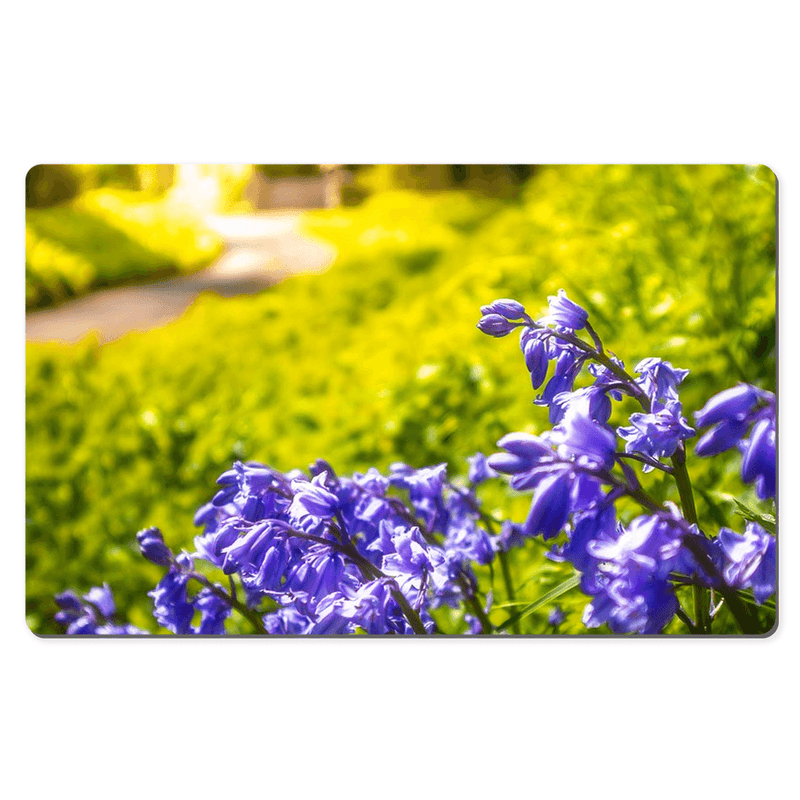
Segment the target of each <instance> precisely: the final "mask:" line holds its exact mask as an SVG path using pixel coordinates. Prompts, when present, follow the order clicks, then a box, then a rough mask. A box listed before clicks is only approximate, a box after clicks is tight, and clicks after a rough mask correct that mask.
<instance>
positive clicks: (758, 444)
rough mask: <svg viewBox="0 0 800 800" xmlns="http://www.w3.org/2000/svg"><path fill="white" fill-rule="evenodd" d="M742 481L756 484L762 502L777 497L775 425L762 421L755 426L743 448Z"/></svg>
mask: <svg viewBox="0 0 800 800" xmlns="http://www.w3.org/2000/svg"><path fill="white" fill-rule="evenodd" d="M742 451H743V458H742V480H743V481H744V482H745V483H752V482H753V481H755V482H756V495H757V496H758V498H759V499H760V500H766V499H767V498H768V497H775V423H774V420H772V419H760V420H759V421H758V422H756V424H755V425H754V426H753V429H752V431H751V432H750V438H749V440H747V441H746V442H744V443H743V446H742Z"/></svg>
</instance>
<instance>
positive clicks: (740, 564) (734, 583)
mask: <svg viewBox="0 0 800 800" xmlns="http://www.w3.org/2000/svg"><path fill="white" fill-rule="evenodd" d="M717 542H718V544H719V548H720V549H721V551H722V552H723V554H724V556H725V563H724V566H723V577H724V579H725V582H726V583H727V584H728V586H731V587H732V588H734V589H752V590H753V596H754V597H755V600H756V602H757V603H758V604H759V605H761V604H762V603H763V602H764V601H765V600H767V599H768V598H769V597H770V596H771V595H772V594H774V593H775V579H776V569H775V566H776V565H775V537H774V536H771V535H770V534H769V533H767V532H766V531H765V530H764V529H763V528H762V527H761V526H760V525H759V524H758V523H756V522H748V523H747V525H746V526H745V531H744V533H743V534H738V533H734V532H733V531H732V530H729V529H728V528H722V529H721V530H720V532H719V536H718V538H717Z"/></svg>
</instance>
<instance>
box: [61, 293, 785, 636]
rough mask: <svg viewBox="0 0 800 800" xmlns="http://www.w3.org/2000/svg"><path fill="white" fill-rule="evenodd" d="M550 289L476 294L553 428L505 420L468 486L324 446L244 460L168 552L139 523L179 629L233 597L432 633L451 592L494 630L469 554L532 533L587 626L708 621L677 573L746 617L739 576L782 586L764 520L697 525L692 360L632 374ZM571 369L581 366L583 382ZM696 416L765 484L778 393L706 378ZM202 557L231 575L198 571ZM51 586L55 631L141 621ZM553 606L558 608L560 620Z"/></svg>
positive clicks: (268, 608) (359, 624) (113, 629)
mask: <svg viewBox="0 0 800 800" xmlns="http://www.w3.org/2000/svg"><path fill="white" fill-rule="evenodd" d="M549 303H550V305H549V309H548V314H547V315H546V316H544V317H542V318H541V319H539V320H538V321H535V320H534V319H532V318H531V317H530V316H529V315H528V314H527V313H526V311H525V309H524V307H523V306H522V304H521V303H519V302H517V301H516V300H511V299H501V300H496V301H494V302H493V303H491V304H489V305H487V306H483V307H482V308H481V312H482V316H481V319H480V321H479V323H478V328H479V329H480V330H481V331H483V332H484V333H486V334H488V335H490V336H494V337H498V338H499V337H504V336H507V335H508V334H509V333H511V332H512V331H513V330H515V329H520V347H521V350H522V353H523V357H524V362H525V365H526V368H527V370H528V372H529V374H530V379H531V385H532V387H533V389H534V390H540V389H541V391H540V392H539V393H538V394H537V395H536V397H535V399H534V402H535V403H536V404H538V405H541V406H545V407H547V408H548V413H549V419H550V423H551V425H552V428H551V430H547V431H544V432H542V433H541V434H539V435H535V434H531V433H526V432H514V433H509V434H507V435H505V436H503V437H502V438H501V439H500V440H499V441H498V443H497V444H498V447H499V451H498V452H495V453H493V454H491V455H490V456H488V457H487V456H485V455H484V454H482V453H476V454H475V455H473V456H471V457H470V458H469V460H468V463H469V471H468V477H469V484H468V485H467V486H464V485H457V484H456V483H453V482H451V481H449V480H448V476H447V471H446V465H445V464H439V465H437V466H433V467H424V468H421V469H415V468H412V467H411V466H409V465H407V464H402V463H398V464H393V465H392V466H391V467H390V469H389V472H388V474H385V475H384V474H382V473H380V472H379V471H378V470H376V469H374V468H371V469H369V470H368V471H367V472H366V473H363V474H361V473H356V474H355V475H353V476H352V477H340V476H338V475H337V474H336V472H335V470H334V468H333V467H332V466H331V465H330V464H329V463H327V462H325V461H323V460H318V461H316V462H315V463H314V464H313V465H311V467H310V468H309V470H308V472H307V473H303V472H301V471H299V470H294V471H292V472H288V473H283V472H280V471H278V470H276V469H273V468H271V467H269V466H266V465H264V464H260V463H256V462H247V463H242V462H237V463H235V464H234V465H233V467H232V468H231V469H229V470H228V471H226V472H224V473H223V474H222V475H221V476H220V478H219V479H218V481H217V482H218V484H219V486H220V489H219V491H218V492H217V493H216V495H215V496H214V497H213V499H212V500H211V501H210V502H209V503H207V504H205V505H204V506H202V507H201V508H200V509H199V511H198V512H197V514H196V515H195V524H196V525H197V526H199V527H202V529H203V531H202V533H200V534H199V535H197V536H196V537H195V539H194V552H191V553H189V552H185V551H184V552H181V553H179V554H177V555H176V554H175V553H174V552H173V551H172V550H171V549H170V548H169V547H168V546H167V544H166V543H165V542H164V538H163V536H162V534H161V531H160V530H159V529H158V528H146V529H144V530H142V531H140V532H139V533H138V534H137V541H138V544H139V547H140V550H141V552H142V555H144V557H145V558H147V559H148V560H149V561H151V562H153V563H154V564H158V565H160V566H162V567H165V568H166V571H165V574H164V576H163V578H162V579H161V581H159V583H158V585H157V586H156V587H155V589H154V590H153V591H152V592H150V597H151V598H152V600H153V609H154V616H155V618H156V620H157V622H158V623H159V624H160V625H161V626H162V627H164V628H166V629H168V630H170V631H172V632H173V633H176V634H201V635H203V634H222V633H225V632H226V622H227V620H228V619H229V617H230V616H231V615H232V614H233V613H237V614H240V615H241V616H242V617H243V618H245V619H246V620H247V621H248V622H249V624H250V625H251V626H252V628H253V629H254V631H256V632H260V633H269V634H284V635H285V634H339V633H355V632H365V633H368V634H425V633H433V632H436V623H435V621H434V613H433V612H435V610H436V609H437V608H440V607H442V606H449V607H452V608H461V609H463V611H464V621H465V623H466V625H467V628H468V632H470V633H490V632H493V631H494V627H495V626H493V625H492V623H491V622H490V621H489V615H490V614H491V613H492V604H493V595H492V592H488V593H486V594H482V593H481V592H480V590H479V582H478V580H477V578H476V574H475V566H476V565H488V564H492V562H494V560H495V559H496V558H497V557H498V556H499V557H500V559H501V560H502V559H503V558H504V557H505V556H506V555H507V554H509V553H510V552H512V551H513V550H514V549H515V548H518V547H521V546H524V545H525V544H526V543H527V542H528V541H530V540H531V539H532V538H534V537H541V539H542V541H544V542H548V543H549V544H548V545H546V546H547V547H548V548H549V550H548V556H549V557H550V558H551V559H552V560H553V561H557V562H569V563H570V564H571V565H572V566H573V567H574V568H575V570H576V571H577V572H578V573H579V575H580V588H581V590H582V591H583V592H584V593H585V594H586V595H587V596H588V597H589V602H588V604H587V605H586V608H585V610H584V614H583V622H584V624H585V625H586V626H587V627H597V626H600V625H603V624H607V625H608V627H609V628H610V630H611V631H613V632H615V633H644V634H648V633H658V632H661V631H663V630H664V628H665V627H666V626H667V625H668V624H669V623H670V622H671V621H672V620H673V618H674V617H675V615H676V614H678V615H680V616H681V619H682V620H683V621H685V622H686V624H687V625H688V626H689V627H690V628H692V629H693V630H698V631H700V632H707V629H703V628H702V621H701V620H699V619H698V620H696V621H695V622H693V621H692V620H691V619H689V617H688V615H687V614H686V612H685V611H684V610H683V609H681V607H680V605H679V600H678V594H677V591H676V590H677V589H678V587H681V586H685V585H694V586H695V587H698V588H699V589H702V590H705V591H716V592H718V593H719V594H720V596H721V597H722V599H723V601H727V602H728V603H729V605H730V607H731V609H732V611H733V612H734V615H735V616H736V619H737V622H740V627H742V629H743V630H744V629H745V627H746V625H745V624H742V622H741V619H744V617H745V616H746V614H745V611H744V610H742V608H741V604H740V600H739V599H738V595H737V592H743V591H746V590H752V593H753V598H754V600H755V602H756V603H757V604H762V603H764V602H765V601H766V600H767V599H768V598H769V597H771V595H772V594H774V591H775V537H774V536H773V535H772V534H770V533H769V532H768V531H766V530H765V529H764V528H763V527H762V526H761V525H760V524H759V523H758V522H757V521H753V520H751V521H748V522H747V525H746V528H745V531H744V533H742V534H739V533H736V532H734V531H733V530H730V529H728V528H722V529H721V530H720V531H719V532H718V533H717V535H716V536H711V537H709V536H708V535H707V534H706V532H704V531H701V530H700V529H699V527H698V524H697V519H696V517H695V516H694V510H693V501H692V498H691V486H690V482H689V480H688V474H687V473H686V471H685V467H684V463H685V457H686V449H685V447H686V445H685V442H686V440H688V439H691V438H693V437H695V436H696V435H697V430H696V429H695V427H692V426H691V425H690V424H689V422H688V421H687V419H686V418H685V416H684V413H683V407H682V404H681V400H680V397H679V387H680V385H681V384H682V383H683V381H684V380H685V379H686V377H687V376H688V371H687V370H684V369H678V368H676V367H674V366H673V365H672V364H670V363H669V362H668V361H663V360H662V359H660V358H646V359H644V360H642V361H640V362H639V363H638V364H637V365H636V366H635V368H634V370H633V373H634V374H633V375H631V374H629V373H628V372H627V371H626V368H625V364H624V362H623V361H622V360H621V359H619V358H618V357H617V356H615V355H614V354H613V353H610V352H607V351H606V350H605V348H604V347H603V343H602V341H601V340H600V337H599V336H598V335H597V333H596V332H595V331H594V329H593V328H592V326H591V324H590V322H589V316H588V314H587V312H586V311H585V310H584V309H582V308H581V307H580V306H579V305H577V304H576V303H574V302H573V301H572V300H570V299H569V298H568V297H567V295H566V292H564V290H563V289H562V290H560V291H559V292H558V294H557V295H556V296H554V297H551V298H549ZM579 331H582V332H584V335H583V336H582V337H579V336H578V332H579ZM586 337H588V340H587V338H586ZM551 364H552V365H553V368H552V372H551V370H550V365H551ZM584 368H585V369H584ZM582 373H583V374H585V375H587V376H588V377H589V381H588V384H587V385H583V386H581V387H579V388H576V380H577V378H578V377H579V375H581V374H582ZM548 375H550V377H549V379H548ZM584 383H586V382H585V381H584ZM624 396H627V397H631V398H634V399H635V400H636V401H637V402H638V403H639V405H640V407H641V411H638V412H636V413H633V414H631V415H630V416H629V419H628V422H629V424H628V425H623V426H619V427H617V428H616V429H615V428H614V427H612V426H611V425H610V424H609V420H610V418H611V414H612V401H614V402H619V401H621V400H622V399H623V397H624ZM694 422H695V425H696V426H697V429H700V430H703V429H706V430H705V433H703V434H702V435H701V437H700V439H699V440H698V441H697V444H696V446H695V453H696V454H697V455H698V456H701V457H702V456H711V455H715V454H717V453H720V452H723V451H726V450H729V449H731V448H733V447H738V448H739V450H740V451H741V454H742V478H743V480H744V481H745V482H747V483H754V484H755V491H756V493H757V496H758V497H759V498H760V499H762V500H764V499H768V498H772V497H774V496H775V466H776V465H775V398H774V395H772V394H771V393H769V392H766V391H764V390H761V389H758V388H756V387H753V386H749V385H746V384H740V385H739V386H736V387H734V388H732V389H728V390H726V391H724V392H721V393H720V394H718V395H715V396H714V397H712V398H711V399H710V400H709V401H708V403H706V405H705V406H704V407H703V408H702V409H701V410H700V411H699V412H697V413H696V414H695V415H694ZM634 465H636V466H638V467H639V468H640V469H641V471H642V472H649V471H651V470H654V469H658V470H662V471H664V472H666V473H668V474H670V475H672V476H674V478H675V481H676V483H677V485H678V488H679V491H680V497H681V503H682V506H683V509H682V510H680V509H679V508H678V506H676V505H674V504H672V503H667V504H664V505H659V504H657V503H655V502H654V501H653V500H652V499H651V498H650V497H649V496H648V495H647V493H646V491H645V490H644V488H643V486H642V484H641V482H640V481H639V479H638V476H637V473H636V471H635V470H634V469H633V466H634ZM498 476H505V477H506V479H508V480H509V482H510V485H511V487H512V488H513V489H514V490H516V491H518V492H532V497H531V503H530V507H529V510H528V513H527V515H526V517H525V519H524V520H523V521H520V522H513V521H511V520H504V521H499V520H493V519H492V518H491V517H489V516H488V515H487V514H486V513H485V512H484V511H483V510H482V507H481V502H480V499H479V497H478V494H477V488H478V487H479V486H480V485H481V484H483V483H484V482H485V481H488V480H492V479H495V478H497V477H498ZM623 497H626V498H628V499H629V500H630V499H632V500H634V501H636V502H637V503H638V504H639V505H640V507H641V509H642V512H643V513H641V514H640V515H639V516H636V517H634V518H633V519H630V520H629V521H627V522H626V524H623V523H622V521H621V520H620V519H619V518H618V515H617V506H616V503H617V501H618V500H619V499H620V498H623ZM198 562H205V563H206V567H205V569H204V570H200V569H198V568H197V566H196V565H197V563H198ZM209 565H210V566H211V567H213V568H215V570H216V571H217V573H219V572H221V573H222V575H224V576H227V580H228V584H227V586H226V585H224V581H223V583H219V582H217V583H214V582H212V581H211V580H210V579H209V578H208V577H207V576H206V572H207V571H209V570H208V567H209ZM504 567H505V564H504ZM240 593H241V596H240ZM56 602H57V604H58V605H59V607H60V611H59V612H58V614H57V615H56V619H57V621H58V622H60V623H61V624H63V625H65V626H66V627H67V633H89V634H103V633H106V634H109V633H113V634H126V633H128V634H130V633H141V631H139V630H138V629H136V628H133V627H132V626H125V625H119V624H117V623H116V622H115V621H114V614H115V608H114V601H113V597H112V595H111V591H110V589H109V587H108V586H106V585H104V586H103V587H95V588H93V589H92V590H91V591H90V592H89V593H88V594H87V595H84V596H83V598H81V597H78V596H77V595H76V594H74V593H73V592H64V593H62V594H61V595H58V596H57V597H56ZM718 607H719V606H717V607H716V608H717V609H718ZM709 613H710V614H711V615H712V616H713V614H714V613H715V608H714V607H713V604H712V607H711V609H710V610H709ZM740 618H741V619H740ZM564 619H565V617H564V614H563V612H562V611H561V609H560V608H559V607H553V608H552V609H551V612H550V615H549V617H548V621H549V624H550V625H551V626H553V629H554V630H556V629H558V628H559V626H560V625H561V624H562V623H563V622H564ZM744 622H746V619H745V620H744ZM503 627H504V626H503Z"/></svg>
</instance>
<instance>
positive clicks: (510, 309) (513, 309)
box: [481, 298, 527, 320]
mask: <svg viewBox="0 0 800 800" xmlns="http://www.w3.org/2000/svg"><path fill="white" fill-rule="evenodd" d="M481 314H483V315H484V316H486V315H487V314H499V315H500V316H501V317H505V318H506V319H508V320H518V319H525V318H527V314H526V313H525V307H524V306H523V305H522V303H518V302H517V301H516V300H509V299H507V298H504V299H501V300H494V301H493V302H491V303H489V305H486V306H481Z"/></svg>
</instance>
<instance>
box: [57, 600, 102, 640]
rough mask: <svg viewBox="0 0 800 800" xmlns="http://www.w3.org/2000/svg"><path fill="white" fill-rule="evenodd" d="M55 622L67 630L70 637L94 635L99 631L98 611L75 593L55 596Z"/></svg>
mask: <svg viewBox="0 0 800 800" xmlns="http://www.w3.org/2000/svg"><path fill="white" fill-rule="evenodd" d="M55 601H56V605H58V607H59V609H60V611H57V612H56V615H55V621H56V622H57V623H58V624H59V625H63V626H64V627H66V629H67V633H68V634H69V635H75V634H93V633H95V631H96V630H97V627H98V620H97V610H96V609H94V608H93V607H91V606H89V605H87V604H86V603H85V602H83V601H82V600H81V598H80V597H78V595H77V594H75V592H73V591H71V590H67V591H65V592H61V593H60V594H57V595H56V596H55Z"/></svg>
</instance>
